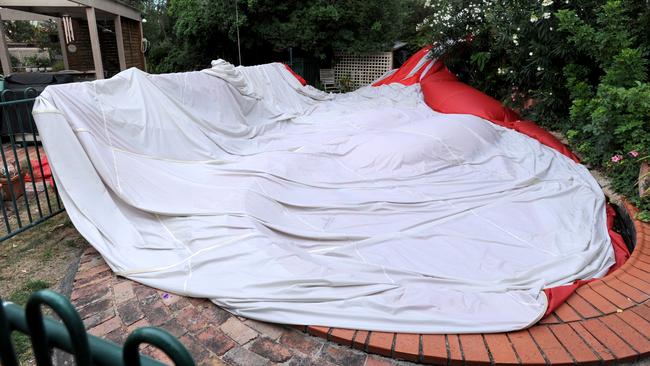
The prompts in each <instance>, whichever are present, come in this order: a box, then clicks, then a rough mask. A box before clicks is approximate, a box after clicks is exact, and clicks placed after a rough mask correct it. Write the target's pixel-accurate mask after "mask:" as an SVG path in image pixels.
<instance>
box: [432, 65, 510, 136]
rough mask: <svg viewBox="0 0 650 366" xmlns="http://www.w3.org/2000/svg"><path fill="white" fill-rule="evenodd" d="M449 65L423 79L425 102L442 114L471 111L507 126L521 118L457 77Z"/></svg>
mask: <svg viewBox="0 0 650 366" xmlns="http://www.w3.org/2000/svg"><path fill="white" fill-rule="evenodd" d="M452 76H453V74H451V73H450V72H449V70H447V68H443V69H441V71H438V72H435V73H431V74H429V75H427V76H426V77H425V78H424V79H422V81H421V82H420V87H421V88H422V94H423V96H424V102H425V103H426V104H427V105H428V106H429V107H431V109H433V110H435V111H437V112H441V113H458V114H471V115H474V116H477V117H481V118H483V119H487V120H489V121H492V122H494V123H497V124H499V125H502V126H504V127H510V125H509V122H514V121H516V120H518V119H519V116H518V115H517V113H515V112H514V111H513V110H511V109H509V108H506V107H504V106H503V105H502V104H501V102H499V101H498V100H496V99H494V98H492V97H490V96H488V95H487V94H485V93H482V92H481V91H479V90H477V89H474V88H472V87H471V86H469V85H467V84H465V83H462V82H460V81H458V80H455V79H456V78H455V77H453V79H452Z"/></svg>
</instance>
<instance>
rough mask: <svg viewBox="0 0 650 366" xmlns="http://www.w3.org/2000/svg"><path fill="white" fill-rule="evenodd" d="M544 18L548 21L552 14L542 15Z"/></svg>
mask: <svg viewBox="0 0 650 366" xmlns="http://www.w3.org/2000/svg"><path fill="white" fill-rule="evenodd" d="M542 17H543V18H544V19H548V18H550V17H551V13H549V12H545V13H544V14H542Z"/></svg>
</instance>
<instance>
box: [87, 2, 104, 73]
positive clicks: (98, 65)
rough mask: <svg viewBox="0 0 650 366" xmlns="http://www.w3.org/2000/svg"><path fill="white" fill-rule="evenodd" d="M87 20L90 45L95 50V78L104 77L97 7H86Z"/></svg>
mask: <svg viewBox="0 0 650 366" xmlns="http://www.w3.org/2000/svg"><path fill="white" fill-rule="evenodd" d="M86 20H87V21H88V32H89V33H90V45H91V47H92V50H93V62H94V63H95V78H97V79H103V78H104V66H103V65H102V52H101V50H100V47H99V32H98V31H97V19H96V18H95V8H93V7H89V8H86Z"/></svg>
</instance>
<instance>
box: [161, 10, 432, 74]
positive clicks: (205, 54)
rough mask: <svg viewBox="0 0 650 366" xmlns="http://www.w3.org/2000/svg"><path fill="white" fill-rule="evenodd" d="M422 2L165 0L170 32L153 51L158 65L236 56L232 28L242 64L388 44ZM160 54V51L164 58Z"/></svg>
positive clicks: (167, 68)
mask: <svg viewBox="0 0 650 366" xmlns="http://www.w3.org/2000/svg"><path fill="white" fill-rule="evenodd" d="M421 2H422V1H421V0H393V1H385V0H346V1H331V0H330V1H323V0H287V1H281V2H279V1H273V0H248V1H246V0H238V1H236V0H170V1H169V3H168V15H169V18H170V22H171V23H172V24H173V34H171V35H169V36H168V37H167V38H166V39H164V40H161V41H160V43H159V44H158V45H155V46H154V48H155V49H152V54H154V55H152V56H155V57H156V58H157V60H156V61H155V62H154V63H157V66H156V67H157V70H156V71H172V70H178V69H187V68H195V67H196V66H198V65H203V66H205V65H206V63H207V61H209V60H211V59H214V58H224V59H227V60H229V61H231V62H235V63H236V62H237V59H238V56H237V26H239V35H240V42H241V49H242V61H243V63H244V64H256V63H262V62H269V61H272V60H274V59H277V58H279V57H287V56H286V53H287V50H288V49H289V48H293V49H294V50H295V51H296V52H300V53H303V54H304V55H306V56H312V57H318V58H324V57H326V56H327V55H329V54H331V53H332V52H333V51H334V50H345V51H348V52H352V53H364V52H370V51H380V50H386V49H390V48H391V46H392V45H393V42H395V41H397V40H399V39H400V38H401V37H403V36H405V35H406V34H409V32H411V33H413V32H412V31H414V29H415V22H412V23H411V24H412V25H411V26H407V24H406V20H407V19H408V17H409V16H410V15H411V14H412V10H413V7H414V6H415V4H420V3H421ZM161 56H162V57H161Z"/></svg>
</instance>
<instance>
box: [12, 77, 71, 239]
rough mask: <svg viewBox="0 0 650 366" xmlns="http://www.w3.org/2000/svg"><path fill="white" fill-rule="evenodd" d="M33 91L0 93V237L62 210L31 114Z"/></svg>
mask: <svg viewBox="0 0 650 366" xmlns="http://www.w3.org/2000/svg"><path fill="white" fill-rule="evenodd" d="M37 94H38V91H37V90H35V89H32V88H28V89H26V90H24V91H13V90H5V91H3V92H2V93H1V94H0V119H1V120H0V137H1V139H2V149H0V214H1V215H2V217H1V219H0V241H2V240H5V239H8V238H10V237H12V236H14V235H16V234H18V233H20V232H22V231H24V230H27V229H29V228H30V227H33V226H34V225H37V224H39V223H41V222H43V221H45V220H47V219H48V218H50V217H52V216H54V215H56V214H58V213H61V212H63V210H64V208H63V204H62V203H61V198H60V197H59V194H58V192H57V190H56V184H55V182H54V179H53V178H52V177H51V173H50V170H49V165H48V162H47V157H46V156H45V154H44V151H43V148H42V146H41V143H40V140H39V136H38V131H37V129H36V124H35V123H34V119H33V117H32V107H33V106H34V100H35V98H36V96H37Z"/></svg>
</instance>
